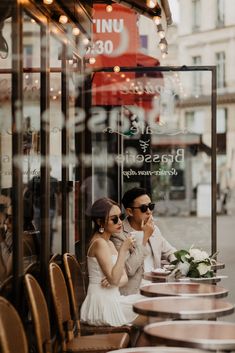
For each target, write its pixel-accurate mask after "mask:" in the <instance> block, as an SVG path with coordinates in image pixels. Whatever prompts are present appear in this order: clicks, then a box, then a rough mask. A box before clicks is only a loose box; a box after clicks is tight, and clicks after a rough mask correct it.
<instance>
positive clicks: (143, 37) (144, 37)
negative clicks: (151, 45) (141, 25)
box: [140, 34, 148, 49]
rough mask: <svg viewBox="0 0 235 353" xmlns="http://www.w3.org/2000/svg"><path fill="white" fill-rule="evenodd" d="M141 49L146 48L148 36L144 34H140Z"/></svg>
mask: <svg viewBox="0 0 235 353" xmlns="http://www.w3.org/2000/svg"><path fill="white" fill-rule="evenodd" d="M140 46H141V49H148V36H147V35H146V34H143V35H140Z"/></svg>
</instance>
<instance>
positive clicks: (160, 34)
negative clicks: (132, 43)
mask: <svg viewBox="0 0 235 353" xmlns="http://www.w3.org/2000/svg"><path fill="white" fill-rule="evenodd" d="M158 35H159V37H160V38H161V39H163V38H165V31H163V30H162V31H159V32H158Z"/></svg>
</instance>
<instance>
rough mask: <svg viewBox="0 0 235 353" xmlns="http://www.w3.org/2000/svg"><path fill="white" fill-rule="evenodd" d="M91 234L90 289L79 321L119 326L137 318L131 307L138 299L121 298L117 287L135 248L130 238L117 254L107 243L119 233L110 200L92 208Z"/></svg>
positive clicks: (117, 212) (123, 279) (119, 222)
mask: <svg viewBox="0 0 235 353" xmlns="http://www.w3.org/2000/svg"><path fill="white" fill-rule="evenodd" d="M91 218H92V220H93V221H94V223H95V228H94V234H93V236H92V239H91V242H90V246H89V249H88V252H87V263H88V273H89V286H88V291H87V296H86V298H85V301H84V302H83V304H82V307H81V321H83V322H87V323H88V324H90V325H96V326H98V325H110V326H121V325H124V324H127V323H130V322H131V321H133V320H134V319H135V318H136V314H134V312H133V310H132V304H133V303H134V302H136V301H137V300H139V299H141V296H140V295H138V294H137V295H130V296H121V295H120V292H119V289H118V287H121V286H123V285H124V284H126V282H127V280H128V279H127V275H126V272H125V269H124V266H125V259H126V256H127V252H128V250H129V249H130V248H131V247H132V246H133V245H134V242H135V240H134V239H133V237H132V236H130V237H128V238H127V239H126V240H125V241H124V242H123V244H122V246H121V248H120V249H119V252H117V250H116V248H115V246H114V245H113V243H112V242H111V241H110V237H111V235H112V234H113V233H120V232H121V230H122V219H123V217H122V215H121V210H120V207H119V206H118V204H117V203H116V202H114V201H113V200H111V199H109V198H101V199H99V200H97V201H95V203H94V204H93V206H92V208H91Z"/></svg>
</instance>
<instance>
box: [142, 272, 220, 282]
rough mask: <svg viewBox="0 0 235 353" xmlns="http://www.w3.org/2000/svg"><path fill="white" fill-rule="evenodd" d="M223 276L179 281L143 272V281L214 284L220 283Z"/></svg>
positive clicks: (186, 278) (185, 278)
mask: <svg viewBox="0 0 235 353" xmlns="http://www.w3.org/2000/svg"><path fill="white" fill-rule="evenodd" d="M222 278H223V276H215V277H211V278H189V277H182V278H179V279H174V278H172V277H171V276H159V275H157V274H155V273H154V272H145V273H144V279H146V280H148V281H151V282H153V283H165V282H187V283H188V282H198V283H209V284H215V283H218V282H219V281H221V279H222Z"/></svg>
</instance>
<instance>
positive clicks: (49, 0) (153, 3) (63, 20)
mask: <svg viewBox="0 0 235 353" xmlns="http://www.w3.org/2000/svg"><path fill="white" fill-rule="evenodd" d="M114 1H115V2H118V3H120V2H122V1H120V0H114ZM53 2H54V0H43V3H44V4H45V5H51V4H53ZM123 2H125V1H123ZM146 5H147V7H149V8H150V9H151V10H154V12H156V16H154V17H152V19H153V22H154V24H155V25H156V29H157V33H158V36H159V38H160V41H159V43H158V45H159V48H160V51H161V56H162V58H163V59H164V58H165V57H166V55H167V54H168V43H167V40H166V34H165V31H164V28H163V25H162V16H161V7H160V6H159V3H158V0H146ZM106 11H107V12H108V13H111V12H112V11H113V6H112V4H111V3H109V4H107V6H106ZM68 21H69V19H68V17H67V16H66V15H65V14H60V15H59V16H58V22H59V23H60V24H62V25H66V24H67V23H68ZM72 34H73V35H74V36H79V35H81V31H80V29H79V28H78V27H77V26H74V27H73V28H72ZM82 44H83V45H84V46H85V47H87V48H88V47H89V46H91V41H90V39H89V38H88V37H86V36H85V35H84V34H83V39H82ZM86 61H87V62H88V63H89V64H91V65H93V64H95V62H96V58H95V57H94V56H91V57H89V58H88V59H87V60H86ZM114 71H116V70H114Z"/></svg>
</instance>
